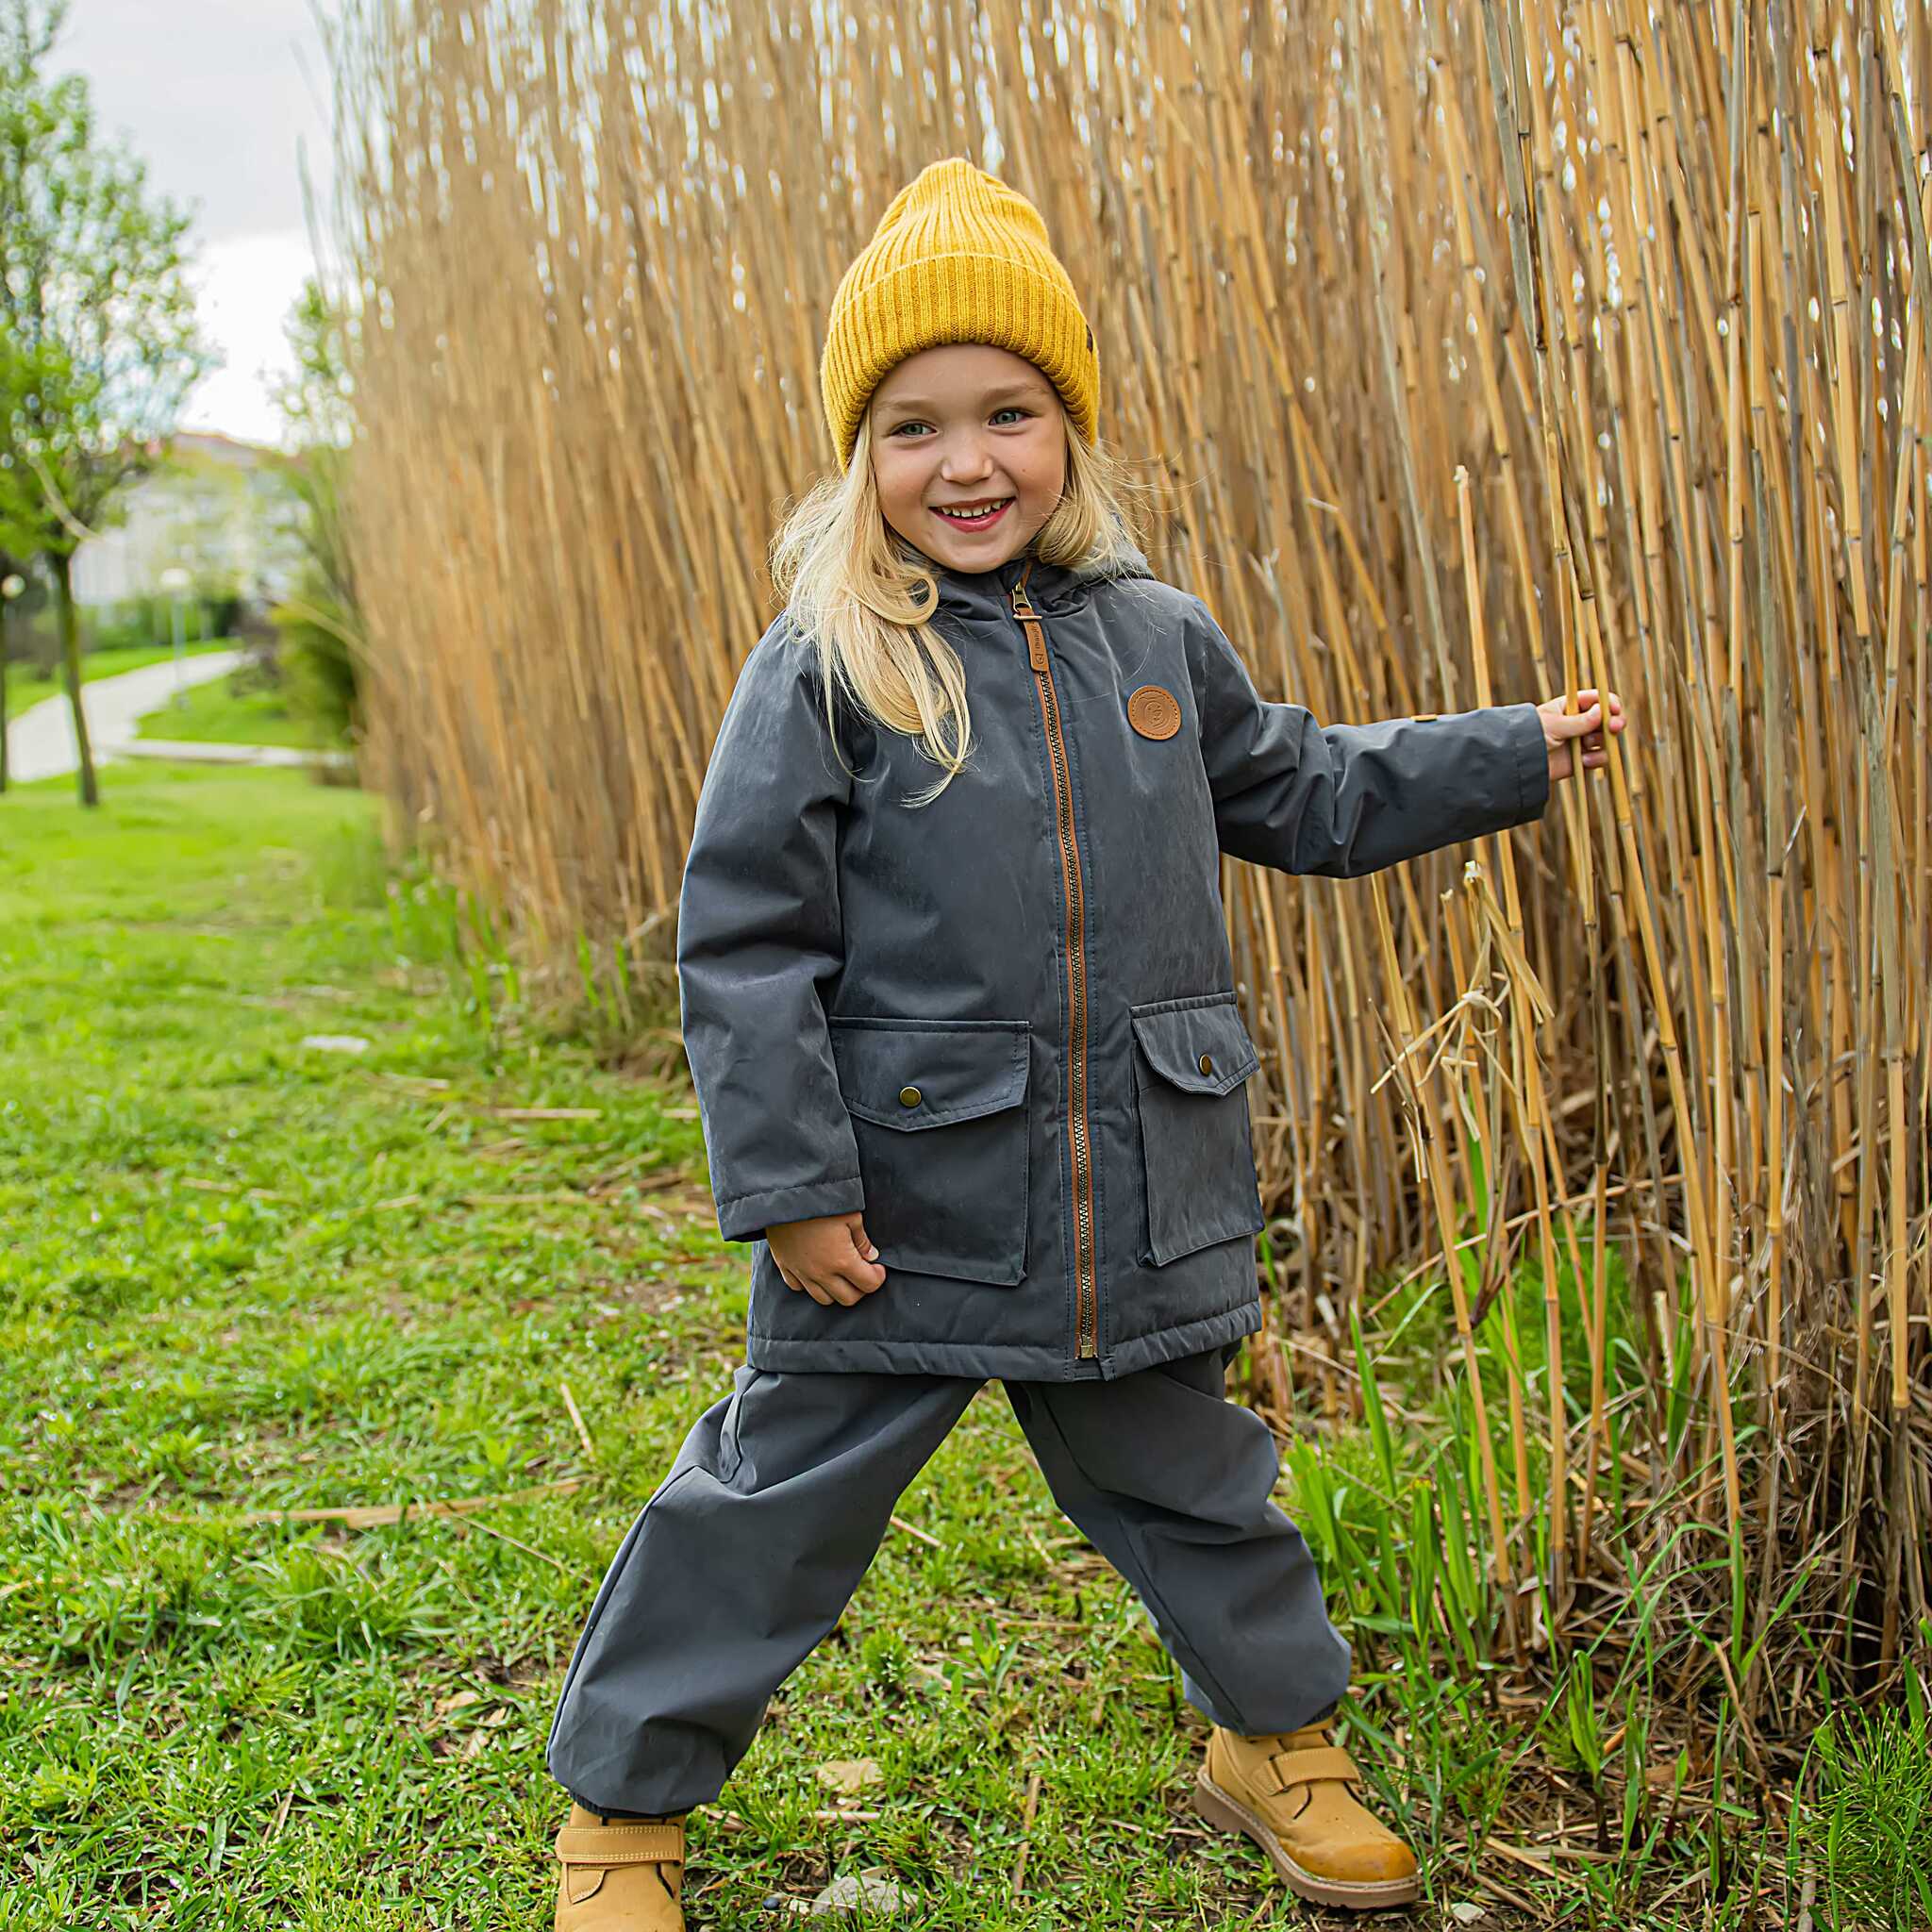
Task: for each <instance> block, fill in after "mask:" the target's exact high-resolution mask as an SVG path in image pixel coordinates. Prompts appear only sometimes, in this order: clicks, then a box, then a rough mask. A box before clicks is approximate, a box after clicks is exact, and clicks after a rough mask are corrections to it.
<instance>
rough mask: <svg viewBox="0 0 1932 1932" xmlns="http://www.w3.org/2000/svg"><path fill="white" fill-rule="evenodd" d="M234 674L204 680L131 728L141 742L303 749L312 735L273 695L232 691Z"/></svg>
mask: <svg viewBox="0 0 1932 1932" xmlns="http://www.w3.org/2000/svg"><path fill="white" fill-rule="evenodd" d="M236 676H237V674H236V673H234V672H230V673H229V674H228V675H226V676H225V677H216V678H212V679H210V680H209V681H208V683H207V684H198V685H195V686H193V687H192V689H191V690H189V691H184V692H183V693H182V695H181V701H180V703H179V704H176V703H175V701H174V700H173V699H172V698H171V699H170V700H169V701H168V703H166V704H165V705H163V706H161V707H160V708H158V709H157V710H153V711H150V712H149V713H148V714H147V716H146V717H144V718H142V720H141V723H140V724H139V725H138V726H137V727H136V735H137V736H138V737H141V738H168V739H175V740H179V741H185V742H188V743H192V744H289V745H297V746H301V747H303V748H305V749H306V748H307V747H308V746H309V745H311V744H312V743H313V742H314V733H313V732H312V731H311V729H310V728H309V726H308V724H306V723H305V722H304V721H302V720H300V719H297V718H294V717H291V715H290V712H289V704H288V698H287V696H286V694H285V693H284V692H283V691H279V690H276V691H260V690H246V689H243V690H240V691H238V690H236V689H235V682H236Z"/></svg>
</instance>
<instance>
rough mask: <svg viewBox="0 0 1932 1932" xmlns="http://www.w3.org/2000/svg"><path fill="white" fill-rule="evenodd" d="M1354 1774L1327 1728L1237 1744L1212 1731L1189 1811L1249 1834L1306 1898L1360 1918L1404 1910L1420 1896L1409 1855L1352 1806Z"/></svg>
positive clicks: (1236, 1738)
mask: <svg viewBox="0 0 1932 1932" xmlns="http://www.w3.org/2000/svg"><path fill="white" fill-rule="evenodd" d="M1360 1775H1361V1774H1360V1772H1359V1771H1357V1768H1356V1762H1355V1759H1354V1758H1352V1757H1350V1756H1349V1755H1348V1753H1347V1752H1346V1751H1344V1750H1342V1749H1341V1746H1340V1745H1339V1744H1331V1743H1330V1742H1329V1741H1328V1733H1327V1730H1326V1728H1325V1727H1324V1725H1321V1724H1306V1725H1304V1726H1303V1727H1302V1729H1300V1730H1298V1731H1282V1732H1276V1733H1274V1734H1272V1735H1270V1736H1268V1737H1262V1738H1243V1737H1241V1736H1240V1735H1238V1734H1237V1733H1236V1732H1233V1731H1224V1730H1223V1729H1222V1728H1221V1726H1220V1725H1219V1724H1217V1725H1216V1726H1215V1727H1214V1731H1213V1735H1212V1736H1210V1737H1209V1738H1208V1759H1207V1762H1206V1763H1205V1764H1204V1765H1203V1766H1202V1767H1201V1773H1200V1775H1199V1776H1198V1777H1197V1778H1196V1779H1195V1780H1194V1808H1195V1809H1196V1810H1197V1811H1199V1812H1200V1814H1201V1815H1202V1817H1204V1818H1206V1819H1208V1820H1209V1821H1210V1822H1211V1823H1212V1824H1218V1825H1221V1826H1222V1827H1223V1828H1224V1830H1227V1831H1240V1832H1245V1833H1246V1834H1247V1836H1248V1837H1249V1838H1251V1839H1253V1840H1255V1842H1256V1843H1257V1845H1259V1846H1260V1847H1261V1849H1262V1850H1263V1851H1264V1852H1266V1853H1267V1854H1268V1857H1269V1858H1270V1860H1271V1861H1272V1862H1273V1864H1274V1869H1275V1870H1276V1871H1277V1872H1279V1873H1280V1874H1281V1879H1282V1883H1283V1884H1284V1885H1286V1886H1287V1887H1288V1889H1289V1890H1291V1891H1292V1892H1295V1893H1296V1894H1298V1895H1299V1896H1300V1897H1302V1898H1306V1899H1312V1900H1313V1901H1314V1902H1315V1903H1316V1904H1317V1905H1324V1906H1353V1907H1356V1909H1357V1910H1358V1911H1374V1910H1376V1909H1379V1908H1380V1907H1384V1906H1406V1905H1408V1904H1410V1903H1411V1902H1412V1901H1413V1900H1414V1899H1415V1898H1416V1897H1417V1895H1418V1894H1419V1893H1420V1891H1421V1890H1422V1886H1421V1883H1420V1881H1419V1880H1418V1878H1417V1876H1416V1863H1415V1854H1414V1853H1413V1852H1411V1851H1410V1850H1409V1848H1408V1847H1407V1845H1406V1844H1404V1843H1403V1841H1402V1840H1400V1839H1399V1838H1397V1837H1396V1836H1395V1834H1394V1833H1393V1832H1392V1831H1391V1830H1390V1829H1389V1827H1388V1826H1387V1825H1385V1824H1382V1823H1381V1822H1380V1821H1379V1820H1378V1819H1376V1818H1374V1816H1372V1815H1371V1814H1370V1813H1369V1812H1367V1811H1365V1810H1363V1808H1362V1807H1361V1806H1360V1805H1359V1804H1357V1802H1356V1798H1355V1795H1354V1792H1353V1790H1351V1787H1352V1786H1353V1785H1355V1783H1356V1782H1357V1779H1358V1778H1359V1777H1360Z"/></svg>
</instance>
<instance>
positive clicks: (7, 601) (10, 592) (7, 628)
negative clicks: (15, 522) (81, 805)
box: [0, 571, 26, 791]
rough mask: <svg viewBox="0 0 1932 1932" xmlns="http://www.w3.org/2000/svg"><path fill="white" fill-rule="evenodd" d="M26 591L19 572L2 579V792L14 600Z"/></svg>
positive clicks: (0, 764)
mask: <svg viewBox="0 0 1932 1932" xmlns="http://www.w3.org/2000/svg"><path fill="white" fill-rule="evenodd" d="M25 589H26V579H25V577H24V576H22V575H20V573H19V572H18V571H8V573H7V575H5V576H4V577H0V791H6V790H7V647H8V644H9V643H10V642H11V641H12V631H13V600H14V599H15V598H16V597H18V596H19V595H20V593H21V592H22V591H24V590H25Z"/></svg>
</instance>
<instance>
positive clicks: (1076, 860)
mask: <svg viewBox="0 0 1932 1932" xmlns="http://www.w3.org/2000/svg"><path fill="white" fill-rule="evenodd" d="M937 575H938V577H939V584H940V608H939V611H938V614H937V617H936V620H935V621H936V623H937V624H938V625H939V626H940V628H941V630H942V631H943V632H944V634H945V635H946V636H947V637H948V638H949V639H950V640H951V641H952V642H953V643H954V644H955V646H956V648H957V649H958V651H959V653H960V655H961V658H962V660H963V663H964V666H965V671H966V680H967V687H968V691H969V694H970V703H971V706H972V718H973V744H972V748H971V752H970V756H969V760H968V764H967V767H966V769H965V770H964V771H962V772H961V773H960V774H958V776H957V777H955V778H954V779H953V781H952V782H951V784H950V785H948V786H947V788H946V789H945V790H944V791H942V792H941V793H940V795H939V797H938V798H937V800H935V801H934V802H933V803H932V804H930V805H928V806H924V807H923V808H908V807H907V806H906V805H905V804H904V803H903V802H902V801H903V800H904V799H905V797H906V796H907V795H908V793H913V792H917V791H924V790H925V789H926V788H927V787H928V786H930V784H931V783H932V782H933V780H934V779H935V778H936V777H937V776H938V775H939V773H938V768H937V767H936V766H935V765H934V764H932V762H931V761H930V760H929V759H926V758H924V757H923V756H922V755H921V754H920V753H919V752H918V751H917V749H916V748H915V746H914V745H913V743H912V741H910V740H909V739H907V738H905V737H903V736H901V735H899V734H897V733H894V732H891V731H887V730H884V729H881V728H878V727H875V726H873V725H871V724H868V723H866V722H865V721H864V720H863V719H862V718H861V717H860V715H859V714H858V711H857V710H856V708H853V707H851V706H850V704H849V702H848V701H847V700H846V699H845V698H844V697H843V695H842V694H841V695H840V697H839V703H838V710H837V714H836V715H837V716H838V717H839V719H840V724H839V733H838V743H837V746H836V747H835V745H834V743H833V741H832V738H831V736H830V735H829V734H828V732H827V730H826V725H825V718H824V698H823V693H822V691H821V687H820V683H819V674H818V666H817V658H816V654H815V652H814V650H813V649H812V647H811V646H810V644H809V643H808V642H807V641H805V640H804V639H803V638H801V636H800V635H799V633H798V631H797V629H796V627H795V626H794V625H791V623H790V622H789V621H788V620H787V619H786V618H785V617H783V616H781V617H780V618H778V619H777V620H776V621H775V622H774V624H773V625H772V626H771V628H770V629H769V630H768V631H767V632H766V633H765V635H764V636H763V637H762V638H760V639H759V640H758V644H757V646H756V647H755V648H754V650H753V651H752V654H751V656H750V657H749V658H747V659H746V661H745V663H744V666H743V669H742V671H741V674H740V676H739V680H738V684H737V687H736V689H735V690H734V691H733V693H732V696H731V700H730V703H729V704H728V705H727V706H726V708H725V711H724V719H723V721H722V723H721V724H720V726H719V730H718V736H717V741H716V743H715V744H714V746H713V748H712V752H711V758H710V763H709V766H708V770H707V772H706V774H705V781H704V785H703V789H702V791H701V793H700V796H699V800H698V808H697V816H696V824H695V827H694V830H693V834H692V838H691V850H690V854H689V857H688V858H687V860H686V864H685V869H684V878H683V889H682V892H681V895H680V902H679V908H678V931H677V972H678V986H679V993H680V1002H681V1008H682V1018H683V1026H684V1041H685V1050H686V1053H687V1055H688V1057H689V1058H690V1061H691V1074H692V1077H693V1080H694V1082H695V1085H696V1089H697V1095H698V1103H699V1109H700V1116H701V1118H702V1121H703V1124H704V1134H705V1144H706V1149H707V1152H708V1157H709V1160H710V1170H711V1186H712V1191H713V1193H714V1195H715V1197H716V1201H717V1208H718V1225H719V1230H720V1232H721V1233H722V1234H723V1235H724V1237H725V1238H726V1239H727V1240H731V1241H751V1242H752V1243H753V1246H752V1299H751V1314H750V1321H749V1333H748V1346H747V1355H748V1358H749V1360H750V1362H751V1364H752V1365H753V1366H754V1367H756V1368H765V1369H806V1370H818V1369H833V1370H874V1371H878V1370H884V1371H898V1372H912V1373H924V1374H958V1375H980V1376H1001V1377H1006V1378H1010V1379H1029V1380H1062V1379H1069V1380H1070V1379H1077V1378H1083V1377H1091V1376H1114V1375H1124V1374H1130V1373H1132V1372H1133V1371H1135V1370H1139V1369H1144V1368H1148V1367H1150V1366H1152V1365H1153V1364H1154V1363H1157V1362H1160V1361H1166V1360H1169V1359H1172V1358H1174V1357H1181V1356H1185V1355H1191V1354H1194V1353H1196V1352H1197V1351H1200V1350H1203V1349H1207V1348H1210V1347H1213V1346H1216V1345H1217V1344H1220V1343H1224V1342H1228V1341H1233V1340H1235V1339H1236V1338H1238V1337H1240V1336H1241V1335H1245V1334H1247V1333H1249V1332H1251V1331H1252V1330H1254V1329H1255V1328H1256V1327H1257V1325H1258V1324H1259V1321H1260V1303H1259V1299H1258V1296H1257V1275H1256V1265H1255V1243H1254V1237H1255V1234H1256V1232H1257V1229H1259V1228H1260V1226H1261V1224H1262V1213H1261V1204H1260V1198H1259V1193H1258V1191H1257V1185H1256V1174H1255V1163H1254V1155H1253V1149H1252V1144H1251V1141H1250V1133H1249V1121H1248V1094H1247V1087H1246V1084H1245V1083H1246V1081H1247V1079H1248V1076H1249V1075H1250V1074H1253V1073H1254V1072H1255V1070H1256V1068H1257V1065H1258V1061H1257V1058H1256V1053H1255V1048H1254V1045H1253V1043H1252V1041H1250V1039H1249V1037H1248V1033H1247V1029H1246V1027H1245V1026H1244V1025H1243V1024H1242V1022H1241V1012H1240V1011H1239V1009H1238V1008H1237V1005H1236V997H1235V986H1234V976H1233V965H1232V960H1231V957H1230V954H1229V949H1228V941H1227V931H1226V925H1225V923H1224V911H1223V907H1222V899H1221V891H1220V878H1219V868H1218V862H1217V861H1218V855H1219V854H1220V853H1222V852H1229V853H1232V854H1234V855H1236V856H1237V857H1239V858H1245V859H1250V860H1253V861H1255V862H1256V863H1257V864H1262V865H1271V866H1275V867H1277V868H1279V869H1280V870H1282V871H1284V872H1293V873H1324V874H1330V875H1332V876H1340V877H1350V876H1354V875H1356V874H1361V873H1366V872H1372V871H1374V870H1376V869H1377V868H1379V867H1382V866H1386V865H1391V864H1393V863H1394V862H1395V861H1397V860H1398V859H1403V858H1409V857H1411V856H1413V855H1414V854H1417V853H1421V852H1427V851H1430V850H1432V849H1433V848H1435V847H1436V846H1439V845H1446V844H1449V843H1451V842H1453V841H1457V840H1464V839H1470V838H1474V837H1476V836H1478V835H1479V834H1482V833H1486V832H1492V831H1496V830H1498V829H1500V828H1502V827H1505V826H1507V825H1513V824H1521V823H1523V822H1524V821H1527V820H1530V819H1535V818H1537V817H1540V816H1541V812H1542V809H1543V807H1544V804H1545V802H1546V800H1547V798H1548V793H1549V782H1550V781H1549V758H1548V752H1547V749H1546V746H1545V741H1544V739H1543V732H1542V724H1541V719H1540V718H1539V717H1538V715H1537V710H1536V708H1535V706H1534V705H1529V704H1518V705H1503V706H1497V707H1491V708H1486V709H1482V710H1475V711H1466V712H1461V713H1458V714H1455V715H1444V716H1441V717H1438V718H1432V719H1425V720H1418V719H1407V718H1404V719H1393V720H1389V721H1386V722H1383V723H1379V724H1362V725H1329V726H1327V727H1325V728H1324V727H1323V726H1322V725H1320V724H1316V722H1315V721H1314V719H1313V718H1312V717H1310V716H1309V714H1308V713H1307V710H1305V709H1304V708H1302V707H1300V706H1299V705H1294V704H1272V703H1266V702H1264V701H1263V700H1262V699H1261V698H1260V697H1259V696H1258V695H1257V692H1256V690H1255V686H1254V684H1253V681H1252V680H1251V679H1250V677H1249V675H1248V673H1247V670H1246V668H1245V666H1244V665H1243V664H1242V662H1241V658H1239V657H1238V656H1237V655H1236V653H1235V651H1234V648H1233V646H1232V645H1231V644H1230V643H1229V642H1228V641H1227V639H1226V638H1225V637H1224V635H1223V633H1222V631H1221V629H1220V627H1219V626H1218V625H1216V624H1215V622H1214V620H1213V618H1212V617H1210V616H1209V615H1208V609H1207V607H1206V606H1205V605H1204V604H1202V602H1201V601H1200V600H1199V599H1198V598H1196V597H1193V596H1191V595H1189V594H1188V593H1186V592H1185V591H1180V590H1177V589H1175V588H1174V586H1172V585H1170V584H1166V583H1162V582H1160V581H1158V579H1156V578H1154V577H1152V576H1150V575H1147V574H1146V572H1145V567H1144V563H1141V565H1140V569H1139V574H1138V575H1127V576H1124V577H1108V578H1097V577H1093V576H1091V575H1083V574H1081V573H1079V572H1076V571H1071V570H1067V569H1063V568H1059V567H1056V566H1053V565H1048V564H1043V563H1040V562H1038V561H1036V560H1035V559H1033V558H1030V557H1028V556H1026V555H1024V554H1023V555H1022V556H1020V557H1016V558H1013V559H1011V560H1010V561H1009V562H1008V563H1005V564H1003V565H1001V566H1000V567H999V569H997V570H995V571H989V572H985V573H979V574H970V575H969V574H963V573H956V572H952V571H948V570H939V571H938V572H937ZM841 754H842V760H843V762H842V764H841ZM847 767H849V768H850V769H849V771H848V769H846V768H847ZM853 1208H862V1209H863V1210H864V1225H865V1229H866V1232H867V1233H868V1234H869V1235H870V1236H871V1237H872V1239H873V1241H874V1242H875V1243H876V1244H877V1247H878V1250H879V1261H880V1264H881V1265H882V1266H883V1267H884V1268H885V1271H886V1279H885V1283H884V1286H883V1287H881V1288H880V1289H879V1290H878V1291H876V1292H875V1293H874V1294H872V1295H870V1296H868V1297H866V1298H865V1299H864V1300H863V1301H861V1302H859V1303H858V1305H857V1306H856V1307H822V1306H820V1305H819V1304H818V1303H817V1302H815V1301H813V1300H812V1299H811V1297H810V1296H808V1295H806V1294H803V1293H799V1292H797V1291H793V1290H791V1289H788V1288H787V1287H786V1286H785V1283H784V1281H783V1279H782V1277H781V1276H780V1275H779V1273H778V1270H777V1266H776V1264H775V1263H774V1260H773V1258H772V1254H771V1250H770V1248H769V1246H768V1245H767V1244H766V1242H765V1241H763V1240H762V1239H761V1236H762V1234H763V1231H764V1229H765V1228H766V1227H767V1226H768V1225H772V1224H777V1223H779V1222H786V1221H797V1220H802V1219H804V1218H806V1217H807V1216H810V1215H822V1214H840V1213H844V1212H847V1211H849V1210H850V1209H853Z"/></svg>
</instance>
